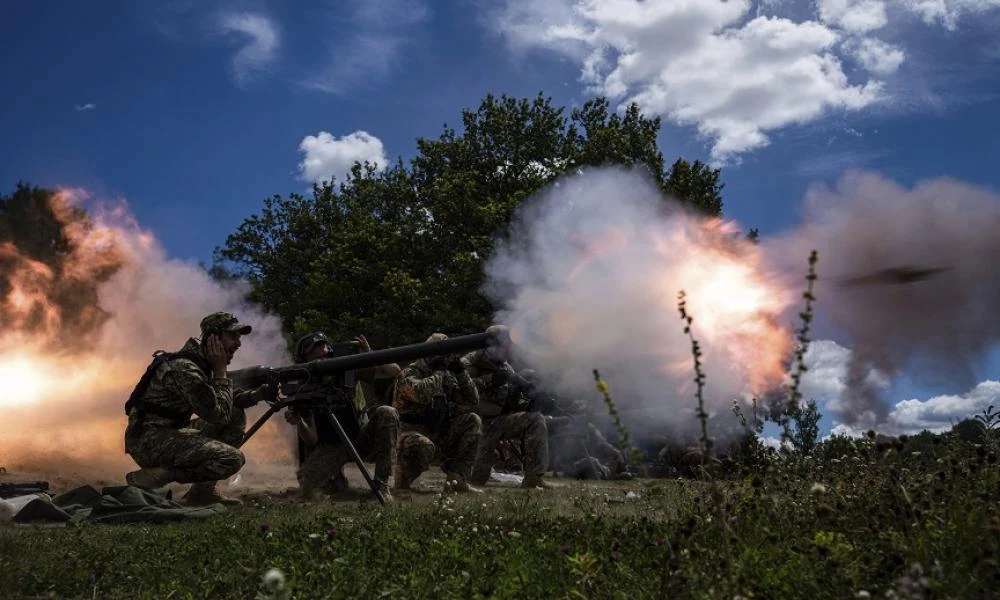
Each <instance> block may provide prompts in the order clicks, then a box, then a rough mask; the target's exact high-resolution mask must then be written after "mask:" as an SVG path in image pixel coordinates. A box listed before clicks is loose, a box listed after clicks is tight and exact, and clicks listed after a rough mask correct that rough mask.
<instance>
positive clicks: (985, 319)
mask: <svg viewBox="0 0 1000 600" xmlns="http://www.w3.org/2000/svg"><path fill="white" fill-rule="evenodd" d="M998 231H1000V195H998V194H997V193H995V192H992V191H990V190H986V189H983V188H980V187H976V186H973V185H969V184H966V183H962V182H959V181H956V180H953V179H948V178H938V179H932V180H927V181H923V182H920V183H918V184H917V185H916V186H914V187H913V188H912V189H906V188H904V187H902V186H900V185H899V184H898V183H895V182H893V181H890V180H887V179H885V178H884V177H882V176H880V175H877V174H874V173H866V172H851V173H847V174H845V175H844V176H843V177H842V178H841V179H840V181H839V182H838V183H837V184H836V186H835V187H833V188H830V187H827V186H815V187H813V188H812V189H811V190H810V191H809V193H808V194H807V196H806V200H805V206H804V215H803V223H802V225H801V226H799V227H797V228H795V229H794V230H793V231H791V232H789V233H787V234H784V235H781V236H777V237H774V238H769V239H767V240H765V241H764V244H763V245H764V246H765V248H766V251H767V254H768V257H769V260H770V262H772V264H775V265H778V266H779V267H778V268H779V270H785V271H786V272H788V271H789V270H790V269H792V268H793V267H794V266H795V265H796V264H797V261H799V257H802V256H805V255H806V254H808V252H809V251H810V250H811V249H813V248H815V249H816V250H818V252H819V263H818V267H817V270H818V271H819V275H820V277H819V281H818V283H817V296H818V301H817V304H816V309H817V312H818V314H819V315H820V316H821V317H822V318H823V319H824V320H826V321H829V323H830V324H831V325H832V326H833V327H834V328H835V330H836V332H837V333H838V334H839V335H842V336H844V337H846V338H847V345H848V346H849V347H850V348H851V350H852V352H851V356H850V359H849V363H848V365H847V377H846V384H847V385H846V389H845V390H844V392H843V394H842V396H841V398H839V399H838V401H837V402H834V403H832V404H831V405H830V406H828V408H833V409H834V410H835V411H836V413H837V416H838V417H839V418H840V419H841V420H842V421H843V422H845V423H847V424H849V425H850V424H855V423H861V422H865V423H872V422H882V421H884V420H885V418H886V417H887V415H888V410H889V403H888V402H887V401H886V399H884V398H881V397H880V392H882V390H884V386H881V385H877V383H876V382H877V378H873V377H872V374H873V373H878V374H880V375H881V376H884V377H888V378H890V379H891V378H893V377H895V376H897V375H899V374H900V373H901V372H904V371H905V372H906V373H907V374H910V375H912V376H913V377H914V378H915V379H917V380H918V381H921V382H922V383H926V384H931V385H935V386H950V387H954V388H956V389H962V390H965V389H970V388H971V387H973V386H974V385H975V384H976V383H977V382H976V381H975V371H976V368H977V367H979V366H981V364H982V362H983V361H984V360H985V359H986V357H987V355H988V353H989V352H990V350H991V348H992V347H994V346H995V345H996V344H997V342H998V341H1000V319H997V317H996V310H997V308H998V307H1000V278H998V277H997V269H996V264H995V261H996V260H997V257H998V256H1000V235H998V234H997V232H998Z"/></svg>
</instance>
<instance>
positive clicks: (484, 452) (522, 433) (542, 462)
mask: <svg viewBox="0 0 1000 600" xmlns="http://www.w3.org/2000/svg"><path fill="white" fill-rule="evenodd" d="M483 429H484V431H483V439H482V441H481V442H480V443H479V452H478V454H477V455H476V462H475V466H474V467H473V468H472V482H473V483H475V484H479V485H482V484H484V483H486V481H487V480H489V478H490V470H491V469H492V468H493V465H495V464H496V463H497V461H499V460H500V456H499V453H498V452H497V450H498V446H499V445H500V442H501V441H504V440H513V441H518V442H521V446H522V448H523V451H524V454H523V456H522V458H521V460H522V464H523V467H524V476H525V479H529V480H537V479H539V478H541V477H542V475H544V474H545V471H546V470H548V467H549V439H548V430H547V428H546V426H545V417H543V416H542V415H541V414H539V413H536V412H516V413H510V414H506V415H500V416H498V417H493V418H491V419H490V420H489V421H488V422H487V423H486V424H485V425H484V427H483Z"/></svg>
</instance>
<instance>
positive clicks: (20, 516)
mask: <svg viewBox="0 0 1000 600" xmlns="http://www.w3.org/2000/svg"><path fill="white" fill-rule="evenodd" d="M225 511H226V507H225V506H223V505H222V504H211V505H208V506H199V507H189V506H183V505H181V504H178V503H176V502H174V501H173V500H171V498H170V496H169V495H168V494H167V493H165V492H161V491H159V490H157V491H152V490H147V489H143V488H140V487H135V486H131V485H122V486H113V487H105V488H103V489H102V490H101V491H97V489H96V488H94V487H92V486H89V485H85V486H81V487H78V488H76V489H73V490H70V491H68V492H66V493H64V494H60V495H58V496H55V497H54V498H51V500H49V499H48V497H47V496H42V497H40V498H38V499H36V500H32V501H31V502H29V503H28V504H26V505H25V506H24V508H22V509H21V510H20V511H18V513H17V514H16V515H14V519H13V520H14V522H15V523H42V522H47V523H52V522H56V523H68V524H78V523H83V522H94V523H140V522H141V523H169V522H174V521H183V520H188V519H204V518H207V517H211V516H213V515H217V514H220V513H223V512H225Z"/></svg>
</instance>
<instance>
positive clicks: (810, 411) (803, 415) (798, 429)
mask: <svg viewBox="0 0 1000 600" xmlns="http://www.w3.org/2000/svg"><path fill="white" fill-rule="evenodd" d="M793 418H794V420H795V431H794V432H793V433H792V439H791V441H792V447H794V448H795V450H796V451H797V452H799V453H801V454H809V453H810V452H812V451H813V448H815V447H816V444H817V443H818V441H819V420H820V419H821V418H823V415H822V414H821V413H820V412H819V408H818V407H817V406H816V401H815V400H810V401H809V402H808V403H806V405H805V407H803V406H801V405H799V406H798V407H797V409H796V411H795V413H794V414H793Z"/></svg>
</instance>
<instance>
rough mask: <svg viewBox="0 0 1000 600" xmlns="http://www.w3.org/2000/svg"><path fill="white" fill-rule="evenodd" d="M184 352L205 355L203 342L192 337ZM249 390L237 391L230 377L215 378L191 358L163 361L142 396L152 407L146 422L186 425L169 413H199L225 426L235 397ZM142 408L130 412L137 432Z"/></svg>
mask: <svg viewBox="0 0 1000 600" xmlns="http://www.w3.org/2000/svg"><path fill="white" fill-rule="evenodd" d="M180 351H181V352H192V353H198V354H201V344H200V343H199V342H198V340H197V339H195V338H190V339H188V341H187V343H185V344H184V347H183V348H181V350H180ZM250 393H251V392H250V391H249V390H244V391H240V392H234V390H233V382H232V381H231V380H230V379H215V378H214V377H212V375H211V373H206V372H205V371H203V370H202V368H201V367H200V366H198V364H197V363H195V362H194V361H193V360H190V359H187V358H177V359H174V360H170V361H167V362H164V363H163V364H161V365H160V366H159V367H158V368H157V369H156V372H155V373H154V374H153V378H152V380H151V381H150V382H149V388H147V389H146V393H145V394H144V395H143V396H142V403H143V404H144V405H146V406H147V407H148V408H147V409H146V410H144V411H143V413H144V414H143V417H142V424H143V425H144V426H153V427H171V428H175V429H176V428H177V427H178V425H180V427H186V426H187V424H188V423H187V422H183V423H179V422H178V421H177V420H176V419H173V418H170V417H169V416H166V414H176V415H188V418H187V419H186V420H185V421H190V415H192V414H193V415H197V416H198V417H200V418H202V419H204V420H205V421H207V422H208V423H211V424H213V425H220V426H224V425H226V424H227V423H229V421H230V419H231V417H232V413H233V406H234V400H236V401H237V402H238V400H237V399H238V398H239V397H240V396H242V395H244V394H250ZM140 410H141V409H140V408H139V407H133V408H132V410H131V411H130V412H129V423H128V429H129V430H132V431H133V432H134V431H135V428H136V426H137V425H138V420H139V418H138V412H139V411H140ZM157 413H164V414H157Z"/></svg>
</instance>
